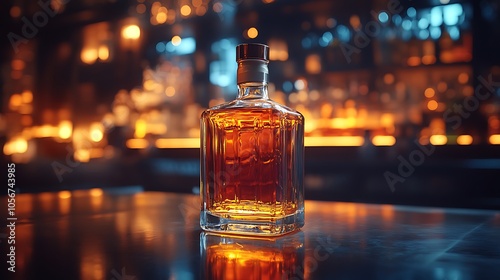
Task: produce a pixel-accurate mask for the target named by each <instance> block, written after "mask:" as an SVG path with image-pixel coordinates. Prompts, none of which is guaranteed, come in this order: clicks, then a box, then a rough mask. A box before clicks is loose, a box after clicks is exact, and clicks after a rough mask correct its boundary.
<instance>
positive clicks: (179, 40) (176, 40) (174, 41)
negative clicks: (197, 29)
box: [172, 35, 182, 46]
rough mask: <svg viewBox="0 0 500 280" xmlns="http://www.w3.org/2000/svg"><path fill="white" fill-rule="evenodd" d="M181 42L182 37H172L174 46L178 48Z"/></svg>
mask: <svg viewBox="0 0 500 280" xmlns="http://www.w3.org/2000/svg"><path fill="white" fill-rule="evenodd" d="M181 42H182V38H181V37H180V36H177V35H175V36H174V37H172V45H174V46H178V45H180V44H181Z"/></svg>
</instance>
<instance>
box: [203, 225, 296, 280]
mask: <svg viewBox="0 0 500 280" xmlns="http://www.w3.org/2000/svg"><path fill="white" fill-rule="evenodd" d="M200 249H201V256H202V263H201V266H202V268H201V271H202V275H201V278H202V279H224V280H229V279H248V280H252V279H276V280H278V279H280V280H281V279H291V278H294V277H298V279H303V272H304V271H303V269H301V268H302V267H303V264H304V256H305V255H304V233H303V232H301V231H299V232H296V233H293V234H289V235H285V236H281V237H274V238H255V237H246V236H237V235H219V234H215V233H208V232H203V233H201V235H200ZM300 274H302V275H300Z"/></svg>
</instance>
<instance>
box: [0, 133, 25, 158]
mask: <svg viewBox="0 0 500 280" xmlns="http://www.w3.org/2000/svg"><path fill="white" fill-rule="evenodd" d="M26 151H28V141H26V139H24V138H21V137H16V138H13V139H12V140H10V141H9V142H7V143H5V145H4V146H3V153H4V154H5V155H8V156H9V155H13V154H23V153H25V152H26Z"/></svg>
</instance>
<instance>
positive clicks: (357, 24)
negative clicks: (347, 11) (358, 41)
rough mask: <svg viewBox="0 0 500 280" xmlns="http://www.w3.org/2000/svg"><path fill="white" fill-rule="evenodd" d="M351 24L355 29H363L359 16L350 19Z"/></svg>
mask: <svg viewBox="0 0 500 280" xmlns="http://www.w3.org/2000/svg"><path fill="white" fill-rule="evenodd" d="M349 23H350V24H351V26H352V28H354V29H359V28H360V27H361V20H360V19H359V16H357V15H352V16H351V17H350V18H349Z"/></svg>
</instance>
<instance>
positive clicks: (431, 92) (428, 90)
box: [424, 88, 436, 98]
mask: <svg viewBox="0 0 500 280" xmlns="http://www.w3.org/2000/svg"><path fill="white" fill-rule="evenodd" d="M435 94H436V91H434V89H433V88H426V89H425V91H424V95H425V97H427V98H432V97H434V95H435Z"/></svg>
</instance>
